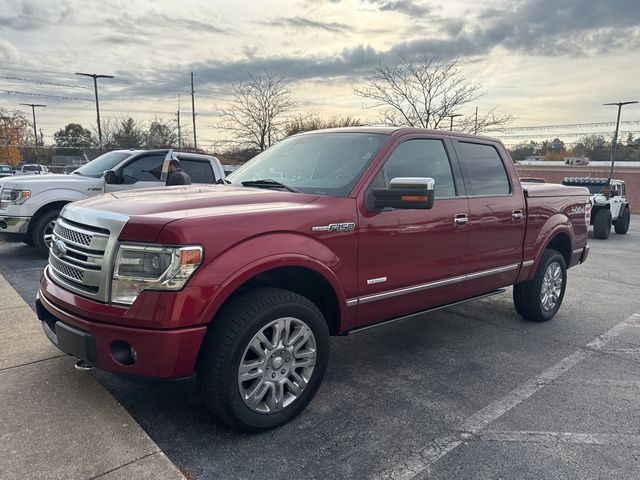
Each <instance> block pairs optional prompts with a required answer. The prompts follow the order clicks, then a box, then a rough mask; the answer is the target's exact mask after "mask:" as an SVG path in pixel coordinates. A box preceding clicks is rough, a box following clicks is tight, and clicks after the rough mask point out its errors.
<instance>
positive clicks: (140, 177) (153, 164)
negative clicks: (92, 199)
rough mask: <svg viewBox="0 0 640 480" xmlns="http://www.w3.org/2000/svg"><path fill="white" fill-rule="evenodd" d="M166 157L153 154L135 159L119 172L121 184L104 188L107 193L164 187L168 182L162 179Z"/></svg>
mask: <svg viewBox="0 0 640 480" xmlns="http://www.w3.org/2000/svg"><path fill="white" fill-rule="evenodd" d="M165 157H166V155H165V154H158V153H153V154H149V155H144V156H140V157H135V158H133V159H132V160H131V161H129V162H128V163H127V164H126V165H124V166H123V167H121V168H120V169H119V171H118V172H117V175H118V179H119V183H116V184H111V183H109V184H106V185H105V186H104V191H105V193H110V192H120V191H123V190H131V189H133V188H136V189H137V188H151V187H162V186H164V185H165V184H166V181H163V180H161V178H162V171H163V168H164V167H165V165H164V164H165ZM167 162H168V160H167Z"/></svg>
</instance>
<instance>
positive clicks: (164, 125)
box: [144, 116, 178, 148]
mask: <svg viewBox="0 0 640 480" xmlns="http://www.w3.org/2000/svg"><path fill="white" fill-rule="evenodd" d="M144 139H145V145H146V147H147V148H169V147H173V146H174V145H176V144H177V143H178V134H177V133H176V131H175V130H174V129H173V125H171V124H170V123H169V122H166V121H164V120H163V119H161V118H159V117H157V116H156V117H155V118H154V119H153V120H152V121H151V123H150V124H149V128H148V129H147V131H146V132H144Z"/></svg>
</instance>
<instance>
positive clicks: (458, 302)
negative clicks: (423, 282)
mask: <svg viewBox="0 0 640 480" xmlns="http://www.w3.org/2000/svg"><path fill="white" fill-rule="evenodd" d="M505 291H506V290H505V289H504V288H500V289H498V290H494V291H493V292H489V293H485V294H483V295H478V296H475V297H471V298H465V299H464V300H459V301H457V302H453V303H447V304H445V305H440V306H438V307H433V308H428V309H426V310H421V311H419V312H415V313H410V314H409V315H403V316H401V317H397V318H392V319H390V320H383V321H382V322H378V323H374V324H373V325H365V326H364V327H358V328H354V329H353V330H349V331H348V332H347V334H349V335H351V334H352V333H359V332H362V331H364V330H369V329H370V328H375V327H381V326H383V325H388V324H389V323H395V322H399V321H402V320H408V319H410V318H413V317H417V316H418V315H424V314H425V313H428V312H435V311H437V310H442V309H443V308H448V307H453V306H455V305H461V304H463V303H467V302H472V301H474V300H479V299H481V298H487V297H492V296H494V295H498V294H500V293H503V292H505Z"/></svg>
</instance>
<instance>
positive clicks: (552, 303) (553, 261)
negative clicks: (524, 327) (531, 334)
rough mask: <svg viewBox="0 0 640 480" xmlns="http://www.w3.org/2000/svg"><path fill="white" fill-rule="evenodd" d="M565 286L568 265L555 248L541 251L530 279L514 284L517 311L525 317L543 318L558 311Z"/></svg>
mask: <svg viewBox="0 0 640 480" xmlns="http://www.w3.org/2000/svg"><path fill="white" fill-rule="evenodd" d="M566 286H567V266H566V264H565V261H564V257H563V256H562V255H561V254H560V253H559V252H557V251H556V250H551V249H547V250H545V251H544V253H543V254H542V258H541V259H540V262H539V263H538V269H537V270H536V273H535V275H534V276H533V279H531V281H529V282H526V283H520V284H517V285H514V286H513V303H514V305H515V307H516V311H517V312H518V313H519V314H520V315H521V316H522V317H524V318H525V319H526V320H530V321H532V322H546V321H547V320H551V319H552V318H553V317H554V316H555V314H556V313H557V312H558V309H559V308H560V305H561V304H562V300H563V299H564V291H565V288H566Z"/></svg>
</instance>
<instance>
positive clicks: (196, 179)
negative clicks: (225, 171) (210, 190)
mask: <svg viewBox="0 0 640 480" xmlns="http://www.w3.org/2000/svg"><path fill="white" fill-rule="evenodd" d="M180 166H181V167H182V169H183V170H184V171H185V172H186V173H187V174H188V175H189V177H190V178H191V183H216V180H217V179H216V177H215V175H214V173H213V169H212V168H211V164H210V163H209V162H205V161H202V160H188V159H180Z"/></svg>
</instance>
